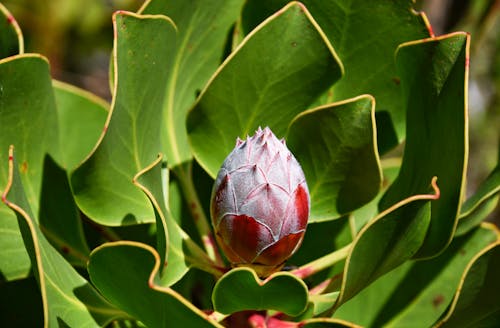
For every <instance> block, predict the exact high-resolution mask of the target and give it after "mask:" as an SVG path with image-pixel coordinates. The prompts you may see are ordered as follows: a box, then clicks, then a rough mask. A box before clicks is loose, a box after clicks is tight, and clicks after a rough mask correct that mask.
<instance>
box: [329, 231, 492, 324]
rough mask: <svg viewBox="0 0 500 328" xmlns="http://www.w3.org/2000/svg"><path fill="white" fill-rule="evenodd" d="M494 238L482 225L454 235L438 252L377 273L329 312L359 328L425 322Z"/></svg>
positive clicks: (446, 300) (429, 321)
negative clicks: (440, 252) (429, 257)
mask: <svg viewBox="0 0 500 328" xmlns="http://www.w3.org/2000/svg"><path fill="white" fill-rule="evenodd" d="M496 240H497V233H496V232H495V230H493V229H491V228H488V227H482V228H479V229H476V230H474V231H471V232H470V233H468V234H466V235H464V236H461V237H458V238H455V239H454V240H453V242H452V243H451V244H450V246H449V247H448V248H447V249H446V251H445V252H443V253H442V254H441V255H439V256H438V257H435V258H433V259H431V260H420V261H411V262H407V263H405V264H403V265H402V266H400V267H398V268H396V269H395V270H393V271H391V272H389V273H388V274H386V275H384V276H382V277H381V278H380V279H379V280H377V281H375V282H374V283H373V284H372V285H370V286H368V287H367V288H365V289H364V290H363V291H361V292H360V293H359V294H358V295H356V296H355V297H354V298H352V299H351V300H350V301H348V302H346V303H345V304H343V305H342V306H341V307H340V308H339V309H338V310H337V311H336V312H335V315H334V317H336V318H341V319H345V320H351V321H352V322H355V323H357V324H359V325H362V326H364V327H382V326H383V327H407V326H413V325H415V323H419V325H420V326H422V327H430V326H432V324H433V323H434V322H436V320H437V319H439V317H440V316H441V314H442V313H443V312H444V311H445V310H446V308H447V307H448V304H449V303H450V302H451V300H452V298H453V295H454V293H455V292H456V290H457V287H458V284H459V282H460V279H461V276H462V274H463V272H464V270H465V268H466V266H467V264H468V263H469V262H470V260H471V259H472V258H473V257H474V256H475V255H476V254H478V252H480V251H481V250H482V249H484V248H485V247H487V246H488V245H490V244H491V243H492V242H495V241H496Z"/></svg>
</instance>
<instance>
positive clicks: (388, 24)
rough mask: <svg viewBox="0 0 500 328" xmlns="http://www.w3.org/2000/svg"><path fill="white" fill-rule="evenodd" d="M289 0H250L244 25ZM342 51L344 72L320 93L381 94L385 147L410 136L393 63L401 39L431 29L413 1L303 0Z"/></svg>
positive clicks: (333, 96) (332, 97) (332, 96)
mask: <svg viewBox="0 0 500 328" xmlns="http://www.w3.org/2000/svg"><path fill="white" fill-rule="evenodd" d="M287 2H288V1H287V0H268V1H259V0H250V1H248V2H247V4H246V6H245V8H244V11H243V15H242V17H243V22H242V26H243V29H244V30H245V32H247V33H248V31H250V30H251V29H253V27H254V26H256V25H257V24H258V23H260V22H261V21H262V20H263V19H264V18H265V17H267V15H269V14H270V13H272V12H274V11H275V10H277V9H278V8H280V7H281V6H283V5H284V4H285V3H287ZM302 2H303V3H304V5H305V6H306V7H307V8H308V10H309V11H310V12H311V14H312V15H313V17H314V18H315V19H316V20H317V22H318V24H319V26H321V28H322V29H323V31H324V32H325V34H326V36H327V37H328V39H329V40H330V42H331V43H332V45H333V47H334V48H335V51H336V52H337V53H338V55H339V58H340V60H341V61H342V64H343V65H344V67H345V76H344V77H343V78H342V79H341V80H340V81H339V82H337V83H336V84H335V85H334V86H333V87H332V88H331V89H330V90H329V92H328V93H327V94H325V96H324V97H322V99H321V103H322V104H325V103H329V102H331V101H338V100H343V99H347V98H352V97H355V96H357V95H360V94H371V95H373V96H374V97H375V99H377V126H378V141H379V142H378V146H379V149H380V152H381V153H384V152H386V151H387V150H389V149H390V148H392V147H394V146H395V145H397V144H398V143H400V142H401V141H402V140H403V139H404V138H405V109H404V106H403V99H402V97H401V90H400V88H401V87H400V85H399V77H398V75H399V74H398V72H397V71H396V65H395V64H394V52H395V50H396V48H397V47H398V45H399V44H401V43H403V42H406V41H410V40H416V39H421V38H425V37H428V36H429V33H431V31H430V30H428V29H430V26H429V25H428V22H427V19H426V18H425V16H424V15H423V14H422V13H417V12H416V11H414V10H413V8H412V6H413V1H411V0H404V1H402V0H400V1H365V0H331V1H323V0H303V1H302Z"/></svg>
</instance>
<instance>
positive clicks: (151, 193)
mask: <svg viewBox="0 0 500 328" xmlns="http://www.w3.org/2000/svg"><path fill="white" fill-rule="evenodd" d="M161 160H162V156H161V155H160V156H158V157H157V159H156V160H155V161H154V162H153V163H151V164H150V165H149V166H147V167H146V168H144V169H143V170H142V171H141V172H139V173H138V174H137V175H136V176H135V177H134V184H135V185H136V186H137V187H139V188H140V189H141V190H142V191H143V192H144V193H145V194H146V195H147V196H148V198H149V200H150V201H151V205H152V206H153V208H154V210H155V217H156V228H157V229H156V238H157V252H158V254H159V256H160V263H163V266H162V267H161V268H160V271H159V279H160V280H159V281H158V284H159V285H161V286H171V285H172V284H174V283H175V282H177V281H178V280H179V279H180V278H182V276H183V275H184V274H185V273H186V272H187V271H188V270H189V267H190V266H191V264H192V262H193V261H192V260H191V259H190V258H191V257H192V256H193V255H201V259H204V256H203V255H202V254H204V253H203V251H202V250H201V249H199V247H198V246H197V245H196V244H195V243H194V242H193V241H192V240H191V238H190V237H189V236H188V235H187V234H186V233H185V232H184V231H183V230H182V229H181V228H180V227H179V225H178V224H177V222H176V221H175V220H174V218H173V217H172V215H171V213H170V211H169V210H168V208H167V206H166V205H165V202H164V201H163V200H164V199H165V197H164V196H163V189H162V188H163V187H162V183H165V184H166V185H167V184H168V180H162V179H161V176H162V172H161V170H162V167H161V165H162V162H161ZM190 260H191V261H190ZM198 260H200V258H198ZM194 262H195V263H196V261H194Z"/></svg>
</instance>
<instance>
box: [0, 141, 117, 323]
mask: <svg viewBox="0 0 500 328" xmlns="http://www.w3.org/2000/svg"><path fill="white" fill-rule="evenodd" d="M2 200H3V202H4V203H5V204H6V205H7V206H9V207H10V208H11V209H12V210H13V211H14V212H15V214H16V216H17V219H18V223H19V227H20V230H21V233H22V236H23V240H24V244H25V247H26V249H27V251H28V254H29V256H30V259H31V264H32V268H33V273H34V275H35V278H36V279H37V282H38V285H39V287H40V290H41V295H42V304H43V313H44V326H45V327H47V326H59V325H61V324H65V325H67V326H85V325H88V326H95V325H105V324H107V323H109V322H110V321H111V320H113V319H116V318H118V317H122V316H123V313H122V312H120V311H119V310H116V309H114V308H113V307H112V306H111V305H110V304H109V303H107V302H106V301H105V300H104V299H103V298H102V297H101V296H100V295H99V294H98V293H97V292H96V290H95V289H93V288H92V287H91V286H90V285H89V283H88V282H87V281H86V280H85V279H84V278H82V277H81V276H80V275H79V274H78V273H77V272H76V271H75V269H73V267H72V266H71V265H70V264H69V263H68V262H66V260H65V259H64V258H63V257H62V256H61V255H60V254H59V253H58V252H57V251H56V250H55V249H54V248H53V247H52V246H51V245H50V244H49V242H48V241H47V239H45V236H44V235H43V234H42V232H41V230H40V228H39V227H38V225H37V223H36V222H35V221H34V220H33V213H32V210H31V207H30V205H29V204H28V200H27V197H26V194H25V192H24V187H23V183H22V182H21V177H20V174H19V171H18V169H17V163H16V162H15V160H14V148H13V147H11V148H10V151H9V180H8V184H7V188H6V189H5V191H4V194H3V195H2Z"/></svg>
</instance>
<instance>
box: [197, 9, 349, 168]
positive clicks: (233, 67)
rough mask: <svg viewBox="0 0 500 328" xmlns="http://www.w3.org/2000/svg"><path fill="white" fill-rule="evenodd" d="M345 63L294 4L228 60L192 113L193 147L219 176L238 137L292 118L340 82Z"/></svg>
mask: <svg viewBox="0 0 500 328" xmlns="http://www.w3.org/2000/svg"><path fill="white" fill-rule="evenodd" d="M341 71H342V68H341V66H340V63H339V62H338V60H337V59H336V55H335V53H334V51H333V48H332V47H331V45H330V44H329V43H328V41H327V40H326V38H325V36H324V35H323V33H322V32H321V31H320V30H319V29H318V26H317V25H316V23H315V22H314V21H313V20H312V17H311V16H310V14H309V13H308V12H307V10H306V9H305V8H304V7H303V6H302V5H301V4H298V3H292V4H290V5H288V6H287V7H285V8H283V9H282V10H280V11H278V12H277V13H276V14H274V15H273V16H271V17H270V18H268V19H267V20H266V21H265V22H264V23H262V24H261V25H260V26H259V27H258V28H257V29H255V30H254V31H253V32H252V33H251V34H249V35H248V36H247V38H246V39H245V40H244V41H243V42H242V43H241V44H240V46H239V48H238V49H237V50H235V52H233V53H232V54H231V56H230V57H229V58H227V60H226V61H225V62H224V63H223V64H222V66H221V67H220V68H219V70H218V71H217V73H216V74H215V75H214V76H213V77H212V79H211V80H210V82H209V84H208V86H207V88H206V89H205V90H204V91H203V92H202V95H201V96H200V99H199V101H198V102H197V104H196V106H195V107H194V109H193V110H192V111H191V112H190V113H189V116H188V132H189V134H190V141H191V145H192V147H193V152H194V155H195V157H196V159H197V160H198V162H199V163H200V164H201V166H202V167H203V168H204V169H205V170H206V171H207V172H208V173H209V174H210V175H211V176H212V177H215V176H216V174H217V171H218V170H219V168H220V165H221V164H222V162H223V161H224V158H225V157H226V156H227V154H229V152H230V151H231V150H232V149H233V148H234V144H235V140H236V137H238V136H239V137H241V138H244V137H246V135H247V134H253V133H254V131H255V130H256V129H257V127H258V126H262V127H265V126H269V127H270V128H271V129H272V130H273V132H274V133H275V134H276V135H277V136H283V135H284V134H285V132H286V129H287V127H288V124H289V122H290V121H291V120H292V118H293V117H294V116H295V115H297V114H298V113H300V112H302V111H303V110H305V109H306V108H307V106H308V105H309V104H311V102H312V101H314V100H315V99H316V98H317V97H318V96H319V95H320V94H321V93H322V92H324V91H325V90H326V88H328V87H329V86H330V85H331V84H332V83H333V82H334V81H336V80H337V79H339V78H340V76H341Z"/></svg>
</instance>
